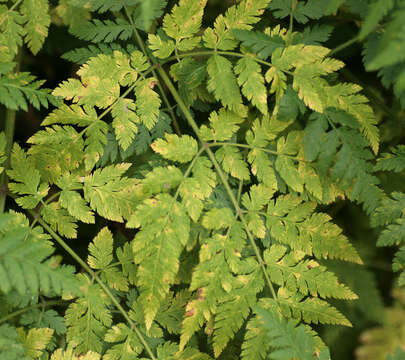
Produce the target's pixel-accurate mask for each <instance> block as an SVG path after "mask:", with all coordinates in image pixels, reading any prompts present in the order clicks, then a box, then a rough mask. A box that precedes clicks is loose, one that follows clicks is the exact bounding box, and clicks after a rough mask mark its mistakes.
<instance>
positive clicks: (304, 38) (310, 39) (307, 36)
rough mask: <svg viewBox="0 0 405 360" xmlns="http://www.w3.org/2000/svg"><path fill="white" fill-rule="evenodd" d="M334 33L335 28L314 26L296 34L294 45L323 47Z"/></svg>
mask: <svg viewBox="0 0 405 360" xmlns="http://www.w3.org/2000/svg"><path fill="white" fill-rule="evenodd" d="M332 32H333V26H330V25H314V26H312V27H311V26H307V27H305V28H304V31H303V32H300V33H295V34H294V35H295V36H294V39H293V44H305V45H317V46H321V45H322V44H323V43H324V42H326V41H328V39H329V38H330V36H331V34H332Z"/></svg>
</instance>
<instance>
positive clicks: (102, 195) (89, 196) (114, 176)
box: [83, 164, 137, 222]
mask: <svg viewBox="0 0 405 360" xmlns="http://www.w3.org/2000/svg"><path fill="white" fill-rule="evenodd" d="M129 166H130V164H118V165H115V166H114V165H111V166H106V167H105V168H103V169H97V170H95V171H94V172H93V173H92V174H90V175H88V176H86V177H84V179H83V192H84V198H85V200H86V201H88V202H89V203H90V207H91V208H92V209H93V210H95V211H96V212H97V213H98V214H100V215H101V216H103V217H105V218H106V219H110V220H113V221H119V222H122V221H123V219H128V218H129V217H130V216H131V214H132V212H133V208H134V205H135V204H136V194H135V193H134V192H133V189H134V187H135V185H136V184H137V180H136V179H129V178H127V177H123V176H122V175H123V174H124V173H125V172H126V171H127V170H128V168H129Z"/></svg>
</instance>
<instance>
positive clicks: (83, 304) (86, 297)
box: [65, 274, 112, 354]
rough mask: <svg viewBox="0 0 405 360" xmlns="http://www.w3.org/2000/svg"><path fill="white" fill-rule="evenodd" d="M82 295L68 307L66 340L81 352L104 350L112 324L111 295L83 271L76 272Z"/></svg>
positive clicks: (76, 350)
mask: <svg viewBox="0 0 405 360" xmlns="http://www.w3.org/2000/svg"><path fill="white" fill-rule="evenodd" d="M77 276H78V279H79V281H80V283H81V289H82V290H83V295H82V296H80V297H79V298H78V299H76V300H75V302H73V303H71V304H70V305H69V307H68V308H67V310H66V314H65V319H66V325H67V333H66V335H67V341H68V342H69V343H70V344H71V345H73V346H74V348H75V352H76V353H78V354H81V353H85V352H87V351H96V352H101V351H102V348H103V341H102V340H103V339H104V336H105V334H106V332H107V329H108V328H110V327H111V325H112V315H111V312H110V310H109V309H108V306H109V305H110V303H111V300H110V298H109V297H108V296H107V295H106V294H105V293H104V291H103V290H102V289H101V287H100V286H99V285H98V284H93V283H92V282H91V281H90V279H89V278H88V277H87V276H86V275H83V274H79V275H77Z"/></svg>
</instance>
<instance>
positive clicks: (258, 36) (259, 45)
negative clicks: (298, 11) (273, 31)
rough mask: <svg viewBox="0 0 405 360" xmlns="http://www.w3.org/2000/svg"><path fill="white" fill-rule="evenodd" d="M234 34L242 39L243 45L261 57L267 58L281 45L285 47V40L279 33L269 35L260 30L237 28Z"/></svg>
mask: <svg viewBox="0 0 405 360" xmlns="http://www.w3.org/2000/svg"><path fill="white" fill-rule="evenodd" d="M232 34H233V35H234V36H235V37H236V39H238V40H239V41H241V43H242V44H243V46H246V47H247V48H248V49H251V50H252V51H253V52H254V53H255V54H257V57H259V58H260V59H264V60H265V59H267V58H269V57H270V56H271V54H272V53H273V51H274V50H275V49H277V48H279V47H284V46H285V42H284V40H283V38H282V37H281V36H279V35H273V36H269V35H267V34H265V33H262V32H259V31H251V30H250V31H249V30H240V29H235V30H233V31H232Z"/></svg>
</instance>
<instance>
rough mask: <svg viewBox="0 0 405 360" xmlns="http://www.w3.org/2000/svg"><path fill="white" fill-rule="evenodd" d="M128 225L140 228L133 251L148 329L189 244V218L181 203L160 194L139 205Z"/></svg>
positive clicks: (141, 301)
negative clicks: (180, 258) (183, 251)
mask: <svg viewBox="0 0 405 360" xmlns="http://www.w3.org/2000/svg"><path fill="white" fill-rule="evenodd" d="M127 226H128V227H137V228H138V227H140V231H139V232H138V233H137V234H136V236H135V239H134V242H133V251H134V255H135V262H136V263H137V264H138V265H139V267H138V272H137V285H138V287H139V289H140V299H139V301H140V303H141V304H142V307H143V312H144V314H145V324H146V327H147V329H149V328H150V327H151V325H152V321H153V320H154V318H155V316H156V314H157V312H158V310H159V308H160V306H161V304H162V302H163V300H164V299H165V297H166V296H167V294H168V293H169V288H170V285H171V284H173V282H174V279H175V276H176V273H177V270H178V267H179V257H180V253H181V251H182V249H183V247H184V246H185V245H186V243H187V241H188V237H189V232H190V219H189V217H188V216H187V214H186V212H185V209H184V207H183V206H182V205H181V204H180V203H178V202H177V201H176V200H175V199H174V198H172V197H171V196H170V195H168V194H160V195H158V196H157V197H156V198H150V199H147V200H145V201H144V202H143V203H142V204H140V205H138V207H137V208H136V211H135V213H134V215H133V216H132V217H131V218H130V219H129V221H128V223H127Z"/></svg>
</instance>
